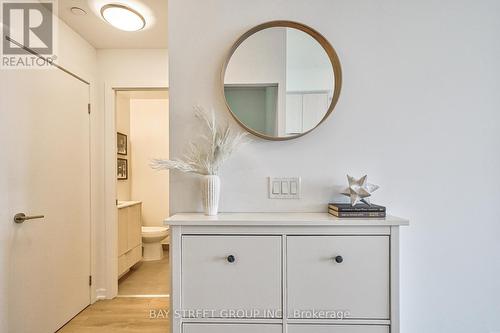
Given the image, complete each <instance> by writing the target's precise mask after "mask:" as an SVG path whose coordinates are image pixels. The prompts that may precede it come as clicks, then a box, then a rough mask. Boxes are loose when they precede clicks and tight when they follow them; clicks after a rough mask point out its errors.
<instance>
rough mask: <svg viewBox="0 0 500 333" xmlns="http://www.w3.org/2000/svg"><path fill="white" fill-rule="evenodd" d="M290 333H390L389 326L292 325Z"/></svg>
mask: <svg viewBox="0 0 500 333" xmlns="http://www.w3.org/2000/svg"><path fill="white" fill-rule="evenodd" d="M288 333H389V326H370V325H330V326H328V325H290V326H288Z"/></svg>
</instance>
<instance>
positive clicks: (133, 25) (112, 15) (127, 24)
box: [101, 4, 146, 31]
mask: <svg viewBox="0 0 500 333" xmlns="http://www.w3.org/2000/svg"><path fill="white" fill-rule="evenodd" d="M101 16H102V18H103V19H104V20H105V21H106V22H108V23H109V24H111V25H112V26H113V27H115V28H117V29H120V30H124V31H138V30H141V29H143V28H144V27H145V26H146V20H145V19H144V17H143V16H142V15H141V14H139V13H138V12H136V11H135V10H133V9H132V8H129V7H127V6H124V5H115V4H110V5H106V6H104V7H102V8H101Z"/></svg>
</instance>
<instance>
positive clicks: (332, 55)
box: [221, 21, 342, 141]
mask: <svg viewBox="0 0 500 333" xmlns="http://www.w3.org/2000/svg"><path fill="white" fill-rule="evenodd" d="M276 27H283V28H294V29H297V30H300V31H302V32H305V33H307V34H308V35H309V36H311V37H313V38H314V39H315V40H316V41H317V42H318V43H319V44H320V45H321V46H322V47H323V49H324V50H325V52H326V54H327V55H328V57H329V59H330V62H331V64H332V68H333V75H334V84H335V88H334V91H333V97H332V102H331V103H330V106H329V107H328V110H327V111H326V113H325V116H324V117H323V118H322V119H321V121H320V122H319V123H318V124H317V125H316V126H314V127H313V128H311V129H309V130H307V131H305V132H302V133H300V134H297V135H290V136H270V135H266V134H264V133H260V132H258V131H256V130H254V129H252V128H249V127H248V126H246V125H245V124H243V122H241V121H240V119H238V117H237V116H236V114H235V113H234V112H233V111H232V110H231V107H230V106H229V104H228V102H227V96H226V93H225V90H224V79H225V76H226V69H227V66H228V64H229V61H230V60H231V57H232V56H233V54H234V52H235V51H236V49H237V48H238V47H239V46H240V45H241V44H242V43H243V42H244V41H245V40H246V39H247V38H248V37H250V36H252V35H253V34H255V33H257V32H259V31H261V30H264V29H268V28H276ZM221 86H222V87H221V88H222V95H223V97H224V103H225V104H226V107H227V109H228V111H229V113H230V114H231V116H232V117H233V118H234V120H236V122H237V123H238V124H239V125H240V126H241V127H243V128H244V129H245V130H246V131H248V132H250V133H252V134H253V135H255V136H257V137H260V138H263V139H266V140H273V141H285V140H292V139H296V138H299V137H301V136H304V135H306V134H307V133H309V132H311V131H313V130H315V129H316V128H317V127H318V126H319V125H321V124H322V123H323V122H324V121H325V120H326V119H327V118H328V116H329V115H330V114H331V113H332V112H333V109H334V108H335V105H336V104H337V102H338V99H339V96H340V91H341V89H342V68H341V66H340V60H339V57H338V55H337V53H336V52H335V49H334V48H333V46H332V45H331V44H330V42H329V41H328V40H327V39H326V38H325V37H324V36H323V35H321V34H320V33H319V32H317V31H316V30H314V29H313V28H311V27H309V26H307V25H304V24H302V23H298V22H293V21H271V22H266V23H263V24H260V25H258V26H255V27H253V28H252V29H250V30H248V31H247V32H245V33H244V34H243V35H242V36H241V37H240V38H238V40H237V41H236V42H235V43H234V44H233V46H232V47H231V49H230V50H229V53H228V55H227V56H226V59H225V60H224V64H223V65H222V71H221Z"/></svg>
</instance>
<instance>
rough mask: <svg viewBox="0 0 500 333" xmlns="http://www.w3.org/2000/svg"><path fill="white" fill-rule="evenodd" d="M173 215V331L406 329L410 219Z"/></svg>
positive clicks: (367, 332) (365, 332) (363, 332)
mask: <svg viewBox="0 0 500 333" xmlns="http://www.w3.org/2000/svg"><path fill="white" fill-rule="evenodd" d="M166 224H167V225H169V226H170V233H171V247H170V255H171V274H172V276H171V281H172V282H171V286H172V289H171V297H170V302H171V304H170V309H171V332H172V333H201V332H203V333H211V332H214V333H215V332H217V333H232V332H235V333H236V332H238V333H253V332H259V333H260V332H265V333H267V332H269V333H274V332H282V331H285V332H288V333H389V332H390V333H399V289H398V288H399V273H398V269H399V266H398V262H399V252H398V249H399V236H398V235H399V227H400V226H401V225H407V224H408V221H406V220H404V219H400V218H395V217H391V216H388V217H387V218H385V219H367V220H363V219H341V218H335V217H333V216H331V215H328V214H324V213H300V214H299V213H296V214H286V213H261V214H259V213H253V214H252V213H245V214H243V213H233V214H219V215H218V216H216V217H207V216H205V215H203V214H178V215H174V216H173V217H171V218H169V219H168V220H167V221H166ZM283 314H284V315H283Z"/></svg>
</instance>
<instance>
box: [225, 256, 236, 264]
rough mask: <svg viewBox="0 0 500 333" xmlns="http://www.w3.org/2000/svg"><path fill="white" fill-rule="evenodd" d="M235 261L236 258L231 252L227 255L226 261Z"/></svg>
mask: <svg viewBox="0 0 500 333" xmlns="http://www.w3.org/2000/svg"><path fill="white" fill-rule="evenodd" d="M235 261H236V258H235V257H234V256H233V255H232V254H231V255H228V256H227V262H230V263H233V262H235Z"/></svg>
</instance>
